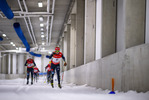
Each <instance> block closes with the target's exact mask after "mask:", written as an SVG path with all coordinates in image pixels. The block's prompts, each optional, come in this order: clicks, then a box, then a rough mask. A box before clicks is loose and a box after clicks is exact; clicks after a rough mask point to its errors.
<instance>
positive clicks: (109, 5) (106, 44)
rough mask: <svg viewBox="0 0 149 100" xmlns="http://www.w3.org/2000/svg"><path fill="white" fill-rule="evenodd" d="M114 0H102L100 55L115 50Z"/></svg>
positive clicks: (103, 55) (111, 52) (108, 53)
mask: <svg viewBox="0 0 149 100" xmlns="http://www.w3.org/2000/svg"><path fill="white" fill-rule="evenodd" d="M115 44H116V0H103V1H102V57H105V56H107V55H110V54H113V53H115V52H116V45H115Z"/></svg>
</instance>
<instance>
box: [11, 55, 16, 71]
mask: <svg viewBox="0 0 149 100" xmlns="http://www.w3.org/2000/svg"><path fill="white" fill-rule="evenodd" d="M16 59H17V56H16V54H13V57H12V63H13V64H12V74H16V67H17V61H16Z"/></svg>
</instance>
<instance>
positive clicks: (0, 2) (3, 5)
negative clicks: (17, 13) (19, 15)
mask: <svg viewBox="0 0 149 100" xmlns="http://www.w3.org/2000/svg"><path fill="white" fill-rule="evenodd" d="M0 9H1V11H2V12H3V13H4V15H5V16H6V17H7V18H8V19H12V18H13V17H14V14H13V12H12V10H11V9H10V7H9V6H8V4H7V2H6V0H0Z"/></svg>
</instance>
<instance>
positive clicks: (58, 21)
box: [0, 0, 72, 52]
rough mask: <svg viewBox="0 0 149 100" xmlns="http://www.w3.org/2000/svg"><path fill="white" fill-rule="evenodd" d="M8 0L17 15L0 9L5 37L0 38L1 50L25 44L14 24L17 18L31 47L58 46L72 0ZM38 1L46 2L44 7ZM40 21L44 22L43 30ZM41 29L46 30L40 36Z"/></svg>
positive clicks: (37, 49) (2, 32) (1, 28)
mask: <svg viewBox="0 0 149 100" xmlns="http://www.w3.org/2000/svg"><path fill="white" fill-rule="evenodd" d="M6 1H7V3H8V5H9V7H10V8H11V10H12V11H13V13H14V18H13V19H11V20H10V19H7V18H6V17H5V15H4V14H3V13H2V11H0V36H1V37H3V41H0V51H10V50H16V49H18V48H25V47H24V45H23V43H22V41H21V40H20V39H19V37H18V36H17V34H16V32H15V30H14V28H13V24H14V23H15V22H19V23H20V26H21V29H22V32H23V33H24V36H25V38H26V40H27V42H28V43H29V45H30V47H31V48H36V49H34V50H35V51H40V52H41V50H53V49H54V48H55V47H56V45H57V42H58V40H59V37H60V34H61V30H62V28H63V26H64V25H63V24H64V21H65V19H66V15H67V12H68V9H69V5H70V3H71V1H72V0H6ZM39 2H42V3H43V7H38V3H39ZM39 17H43V21H40V20H39ZM41 23H43V24H44V26H43V27H42V28H43V30H41V27H40V24H41ZM41 32H42V34H43V32H44V37H41ZM3 34H5V35H6V37H4V36H3ZM10 42H13V44H15V46H13V45H12V44H10Z"/></svg>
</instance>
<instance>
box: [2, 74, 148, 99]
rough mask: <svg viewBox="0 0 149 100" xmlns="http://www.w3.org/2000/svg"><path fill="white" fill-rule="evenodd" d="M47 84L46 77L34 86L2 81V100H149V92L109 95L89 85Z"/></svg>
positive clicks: (21, 80) (19, 81)
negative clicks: (60, 85) (52, 85)
mask: <svg viewBox="0 0 149 100" xmlns="http://www.w3.org/2000/svg"><path fill="white" fill-rule="evenodd" d="M54 85H55V87H54V88H52V87H51V86H50V84H47V83H46V82H45V76H42V77H40V78H39V80H38V82H37V83H35V82H34V84H33V85H30V84H29V85H26V79H14V80H0V100H149V92H146V93H137V92H135V91H128V92H126V93H124V92H118V91H115V92H116V94H108V93H109V92H110V90H102V89H96V88H93V87H89V86H87V85H81V86H79V85H75V84H72V83H71V84H68V83H65V82H63V83H62V89H60V88H58V86H57V81H54Z"/></svg>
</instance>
